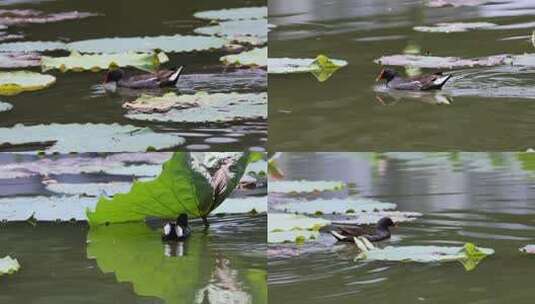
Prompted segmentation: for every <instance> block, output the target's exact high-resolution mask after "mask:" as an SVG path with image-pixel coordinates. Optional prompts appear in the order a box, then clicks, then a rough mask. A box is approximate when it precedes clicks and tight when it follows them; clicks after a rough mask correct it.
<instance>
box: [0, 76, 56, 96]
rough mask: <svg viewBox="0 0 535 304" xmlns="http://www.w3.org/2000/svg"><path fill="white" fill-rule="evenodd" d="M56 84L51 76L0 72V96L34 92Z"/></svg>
mask: <svg viewBox="0 0 535 304" xmlns="http://www.w3.org/2000/svg"><path fill="white" fill-rule="evenodd" d="M55 82H56V77H54V76H52V75H46V74H39V73H35V72H28V71H15V72H0V95H16V94H19V93H21V92H24V91H36V90H41V89H44V88H46V87H49V86H51V85H52V84H54V83H55Z"/></svg>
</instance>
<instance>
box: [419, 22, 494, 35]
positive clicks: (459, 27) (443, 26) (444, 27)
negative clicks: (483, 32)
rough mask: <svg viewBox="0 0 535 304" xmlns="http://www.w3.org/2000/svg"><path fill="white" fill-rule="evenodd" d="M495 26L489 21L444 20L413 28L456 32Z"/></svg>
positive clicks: (434, 31)
mask: <svg viewBox="0 0 535 304" xmlns="http://www.w3.org/2000/svg"><path fill="white" fill-rule="evenodd" d="M495 26H497V25H496V24H494V23H490V22H444V23H437V24H434V25H431V26H415V27H414V28H413V29H414V30H415V31H418V32H429V33H458V32H467V31H469V30H473V29H488V28H493V27H495Z"/></svg>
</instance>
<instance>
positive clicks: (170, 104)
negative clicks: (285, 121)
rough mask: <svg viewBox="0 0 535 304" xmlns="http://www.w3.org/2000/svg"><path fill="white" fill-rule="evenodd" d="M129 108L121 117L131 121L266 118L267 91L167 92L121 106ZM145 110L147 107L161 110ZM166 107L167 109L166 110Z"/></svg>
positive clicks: (209, 120) (222, 120)
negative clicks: (241, 92) (151, 111)
mask: <svg viewBox="0 0 535 304" xmlns="http://www.w3.org/2000/svg"><path fill="white" fill-rule="evenodd" d="M125 107H127V108H129V109H132V110H131V111H129V112H128V113H127V114H126V115H125V116H126V117H127V118H129V119H133V120H148V121H173V122H228V121H236V120H244V119H266V117H267V93H258V94H256V93H249V94H240V93H215V94H207V93H204V92H200V93H197V94H194V95H176V94H175V93H168V94H166V95H164V96H163V97H155V98H147V97H142V98H141V99H139V100H137V101H134V102H132V103H129V104H128V105H125ZM138 108H139V109H140V111H141V112H143V111H144V112H149V111H150V109H153V110H156V111H163V112H164V113H151V114H146V113H138V111H137V109H138ZM169 109H170V110H169Z"/></svg>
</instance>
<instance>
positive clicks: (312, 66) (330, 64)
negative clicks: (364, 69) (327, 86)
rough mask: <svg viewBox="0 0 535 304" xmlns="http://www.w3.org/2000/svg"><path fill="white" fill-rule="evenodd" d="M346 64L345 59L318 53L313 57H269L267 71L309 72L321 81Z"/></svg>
mask: <svg viewBox="0 0 535 304" xmlns="http://www.w3.org/2000/svg"><path fill="white" fill-rule="evenodd" d="M346 65H347V61H344V60H338V59H330V58H328V57H327V56H325V55H318V56H317V57H316V58H315V59H306V58H269V59H268V73H270V74H290V73H307V72H310V73H312V75H314V76H315V77H316V79H318V81H320V82H323V81H326V80H327V79H329V78H330V77H331V76H332V75H333V74H334V72H336V71H337V70H338V69H339V68H341V67H344V66H346Z"/></svg>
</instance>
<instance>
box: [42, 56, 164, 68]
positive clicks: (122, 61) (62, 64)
mask: <svg viewBox="0 0 535 304" xmlns="http://www.w3.org/2000/svg"><path fill="white" fill-rule="evenodd" d="M167 61H169V58H168V57H167V55H165V53H163V52H160V53H157V54H156V53H134V52H127V53H119V54H94V55H81V54H80V53H78V52H71V54H70V55H69V56H67V57H48V56H43V57H42V60H41V67H42V69H43V71H48V70H51V69H59V70H61V71H63V72H64V71H69V70H73V71H84V70H90V71H99V70H100V69H107V68H108V67H109V66H110V65H112V64H114V65H116V66H120V67H125V66H134V67H140V68H145V69H154V68H157V67H158V66H159V65H160V64H161V63H164V62H167Z"/></svg>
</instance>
